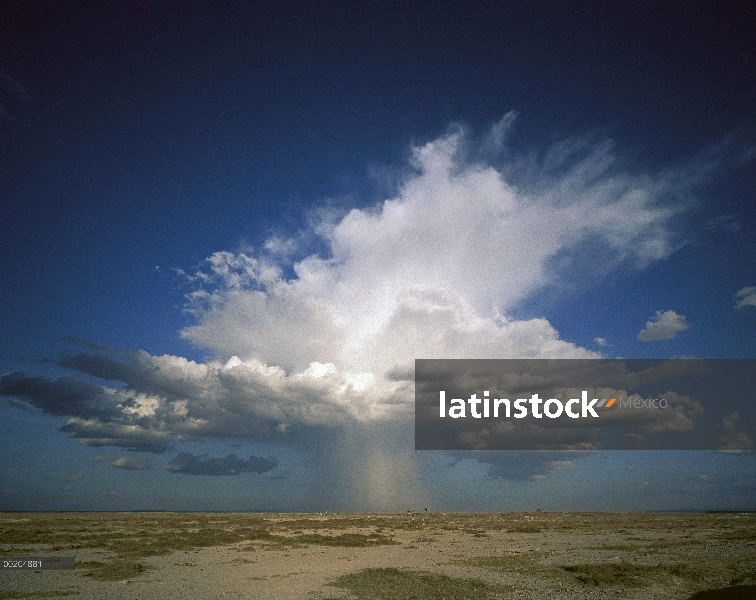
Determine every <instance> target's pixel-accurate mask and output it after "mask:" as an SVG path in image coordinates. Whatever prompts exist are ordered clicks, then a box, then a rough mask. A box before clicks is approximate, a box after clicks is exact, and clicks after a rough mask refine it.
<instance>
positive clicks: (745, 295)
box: [735, 287, 756, 308]
mask: <svg viewBox="0 0 756 600" xmlns="http://www.w3.org/2000/svg"><path fill="white" fill-rule="evenodd" d="M735 297H736V298H740V300H738V303H737V304H736V305H735V308H743V307H744V306H756V287H744V288H743V289H742V290H739V291H738V292H737V293H736V294H735Z"/></svg>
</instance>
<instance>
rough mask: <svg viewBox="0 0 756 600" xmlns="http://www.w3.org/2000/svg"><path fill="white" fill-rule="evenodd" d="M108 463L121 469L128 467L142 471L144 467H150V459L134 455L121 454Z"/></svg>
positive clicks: (128, 468)
mask: <svg viewBox="0 0 756 600" xmlns="http://www.w3.org/2000/svg"><path fill="white" fill-rule="evenodd" d="M108 464H109V465H110V466H112V467H118V468H119V469H126V470H128V471H141V470H142V469H149V468H150V463H149V461H146V460H144V459H142V458H134V457H133V456H121V457H120V458H117V459H116V460H114V461H113V462H112V463H108Z"/></svg>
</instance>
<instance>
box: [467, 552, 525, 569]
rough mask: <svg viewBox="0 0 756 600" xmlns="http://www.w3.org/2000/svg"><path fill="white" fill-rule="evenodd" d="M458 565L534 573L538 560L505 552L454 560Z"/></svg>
mask: <svg viewBox="0 0 756 600" xmlns="http://www.w3.org/2000/svg"><path fill="white" fill-rule="evenodd" d="M454 563H455V564H458V565H466V566H469V567H478V568H481V569H489V570H491V571H497V572H500V573H517V572H522V571H527V572H529V573H533V572H534V571H535V570H536V569H537V568H538V566H539V565H538V562H537V561H535V560H534V559H533V558H532V556H531V555H525V554H504V555H501V556H499V555H496V556H475V557H473V558H466V559H463V560H457V561H454Z"/></svg>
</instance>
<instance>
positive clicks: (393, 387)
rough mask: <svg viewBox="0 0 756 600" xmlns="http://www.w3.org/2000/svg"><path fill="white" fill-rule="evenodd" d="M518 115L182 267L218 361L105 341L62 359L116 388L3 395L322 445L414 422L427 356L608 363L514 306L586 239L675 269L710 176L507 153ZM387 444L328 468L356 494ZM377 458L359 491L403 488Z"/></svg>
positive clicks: (607, 252)
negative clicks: (294, 224) (292, 226)
mask: <svg viewBox="0 0 756 600" xmlns="http://www.w3.org/2000/svg"><path fill="white" fill-rule="evenodd" d="M513 121H514V115H513V114H509V115H506V116H505V117H504V118H503V119H502V120H501V121H500V122H499V123H497V124H496V125H495V126H494V127H493V128H492V129H491V131H490V132H489V134H488V135H486V136H484V138H483V141H482V143H481V144H479V145H478V146H479V147H477V148H475V147H474V146H475V144H474V142H473V141H472V140H471V138H470V135H469V134H468V133H467V132H465V131H464V130H463V129H462V128H456V129H453V130H452V131H451V132H450V133H448V134H447V135H444V136H442V137H440V138H438V139H436V140H433V141H431V142H429V143H427V144H424V145H420V146H417V147H415V148H413V149H412V154H411V164H410V167H411V170H410V171H408V172H409V173H410V174H409V175H406V176H405V177H404V178H403V180H402V183H401V185H399V186H398V191H397V193H396V194H395V196H394V197H392V198H389V199H386V200H385V201H383V202H380V203H378V204H376V205H375V206H372V207H369V208H362V209H358V208H355V209H353V210H351V211H348V212H339V211H335V210H333V209H330V208H328V207H326V208H323V209H319V210H314V211H313V213H312V218H311V219H310V220H309V221H308V222H307V223H306V224H305V225H304V226H303V229H304V231H299V232H296V233H295V234H292V235H291V236H289V237H287V236H286V235H284V234H282V233H281V232H277V233H276V235H275V236H274V237H271V238H270V239H269V240H268V241H267V242H265V243H263V244H261V245H260V247H259V248H258V249H257V250H255V249H252V250H247V251H245V252H244V253H231V252H225V251H224V252H217V253H215V254H213V255H212V256H210V257H209V258H208V259H207V262H206V267H205V268H204V269H203V270H200V271H199V272H196V273H192V274H186V273H184V275H186V276H187V277H188V279H189V280H190V281H193V282H194V283H195V284H196V285H197V289H196V290H195V291H194V292H193V293H191V294H190V295H189V296H188V304H187V309H188V310H189V312H190V313H191V314H192V315H193V316H194V318H195V320H196V322H195V324H194V325H193V326H190V327H188V328H186V329H185V330H184V331H183V332H182V335H183V337H185V338H186V339H188V340H190V341H191V342H192V343H194V344H195V345H196V346H198V347H200V348H204V349H208V350H209V351H210V352H211V356H212V358H211V359H210V360H208V361H207V362H206V363H204V364H201V363H195V362H192V361H188V360H186V359H184V358H181V357H177V356H151V355H149V354H147V353H146V352H137V353H122V354H121V359H120V360H114V359H112V358H110V357H108V356H107V351H106V350H103V349H97V348H95V349H93V351H95V352H98V354H95V355H83V356H82V355H79V356H76V357H65V358H64V359H63V360H61V361H60V365H61V366H63V367H66V368H72V369H75V370H78V371H79V372H81V373H85V374H89V375H92V376H94V377H99V378H103V379H106V380H110V381H117V382H121V384H122V387H118V388H110V387H104V386H100V385H96V384H89V383H85V382H84V381H80V380H78V379H77V380H74V379H71V378H69V380H64V378H61V379H60V380H56V381H49V380H44V381H39V380H38V379H40V378H32V377H25V376H23V374H21V375H18V376H15V375H14V376H13V377H10V376H6V377H4V378H0V393H2V394H3V395H6V396H14V397H21V398H24V399H25V400H27V401H29V402H30V403H31V404H34V405H35V406H39V407H40V408H42V409H43V410H47V411H49V412H52V413H53V414H58V415H65V416H68V417H69V419H68V421H67V423H66V425H64V427H63V431H67V432H69V433H70V434H71V435H72V436H73V437H75V438H77V439H80V440H81V441H82V442H83V443H85V444H87V445H90V446H108V445H110V446H117V447H123V448H130V449H133V450H140V451H152V452H165V451H166V449H167V448H169V447H170V445H171V444H174V443H176V442H180V441H182V440H199V439H202V438H203V437H204V436H222V437H237V438H248V439H256V440H274V441H276V440H279V441H284V440H287V439H289V440H297V439H298V438H301V436H302V435H307V434H308V432H315V435H319V436H320V437H319V443H321V444H322V443H324V442H322V440H323V439H324V438H327V439H329V440H330V439H338V440H341V439H343V438H345V437H349V436H348V434H351V433H352V432H354V431H361V432H362V431H368V430H369V427H368V426H369V425H372V424H375V423H384V424H386V427H398V426H397V423H398V424H400V425H402V426H406V424H407V423H411V422H412V410H411V409H412V401H413V389H412V380H411V379H407V378H406V377H405V376H404V375H402V376H399V375H398V374H407V373H411V370H412V366H413V364H414V363H413V361H414V359H415V358H588V357H596V356H599V355H598V354H596V353H594V352H592V351H590V350H588V349H585V348H581V347H578V346H576V345H575V344H572V343H570V342H567V341H564V340H562V339H560V336H559V332H558V331H556V329H555V328H554V327H553V326H552V325H551V324H550V323H549V321H548V320H547V319H545V318H533V319H529V320H515V319H513V318H512V317H511V315H512V314H513V312H514V309H515V308H516V307H518V306H519V305H520V304H522V303H523V302H524V301H526V300H527V299H528V298H529V297H530V296H531V295H532V294H534V293H535V292H538V291H541V290H543V289H544V288H547V287H548V286H550V285H552V284H554V283H556V282H557V281H558V279H559V278H565V277H570V276H571V275H573V274H572V273H569V272H565V271H564V269H563V268H562V270H557V267H558V265H563V266H564V265H569V264H570V262H569V261H564V260H561V259H562V258H564V257H565V256H566V257H569V256H571V255H575V254H577V253H579V252H580V251H582V250H584V249H585V247H587V246H590V247H591V248H600V249H601V250H602V252H601V256H602V257H603V258H602V261H603V262H602V263H601V264H598V263H597V262H595V261H594V263H593V264H591V269H596V268H600V269H608V268H613V267H617V266H619V265H625V266H632V267H638V268H640V267H643V266H645V265H647V264H649V263H650V262H653V261H656V260H660V259H663V258H665V257H667V256H668V255H669V254H670V253H672V252H673V251H674V250H675V249H676V248H677V247H678V246H679V240H678V239H677V236H676V234H675V231H674V225H673V219H674V218H675V216H676V215H678V214H680V213H681V212H683V210H684V209H685V207H686V205H687V204H686V203H687V202H688V200H687V198H688V197H689V196H690V191H691V188H692V186H693V185H694V184H695V183H697V181H699V180H700V179H701V178H702V177H703V176H704V175H702V174H705V173H707V172H710V170H711V168H710V167H711V165H702V163H701V161H694V162H695V164H693V162H692V163H691V164H689V165H687V166H684V167H682V168H672V169H667V170H663V171H660V172H659V173H653V174H648V173H646V174H644V173H641V174H637V173H633V172H631V171H630V170H629V169H624V168H623V165H622V163H621V161H620V160H619V159H618V158H617V156H616V155H615V152H614V149H613V147H612V144H611V143H610V142H608V141H598V142H597V141H595V140H590V139H579V140H568V141H565V142H561V143H559V144H557V145H555V146H554V148H552V149H551V150H549V151H548V152H547V153H546V154H545V155H544V156H543V157H534V155H533V154H526V155H525V158H512V157H513V156H519V155H514V154H512V153H510V152H508V151H507V149H506V148H505V147H504V144H505V143H506V140H507V133H508V130H509V128H510V127H511V126H512V123H513ZM469 157H478V158H475V159H474V160H470V159H469ZM502 157H505V158H502ZM240 218H243V215H240ZM308 247H309V248H313V247H317V248H318V252H315V251H312V252H310V254H309V255H307V250H306V249H307V248H308ZM665 314H673V315H674V313H665ZM678 330H679V329H678ZM598 339H600V338H597V340H598ZM657 339H661V338H657ZM602 341H603V340H602ZM597 343H599V344H601V342H599V341H597ZM43 392H44V393H43ZM50 398H60V399H62V400H63V401H62V402H61V401H56V402H52V401H51V400H50ZM56 411H57V412H56ZM392 423H393V424H392ZM348 429H349V432H347V430H348ZM336 430H338V431H336ZM397 430H398V429H397ZM402 431H404V430H402ZM322 434H325V435H322ZM396 435H399V434H396ZM363 437H364V436H363ZM379 437H380V436H379ZM392 439H393V438H392ZM355 443H357V442H355ZM334 444H335V442H334ZM375 447H376V445H375V444H371V445H370V448H369V449H367V447H364V448H363V447H362V446H360V448H363V449H362V450H360V451H359V452H358V451H355V452H353V453H351V454H350V455H349V456H346V457H345V456H344V444H341V445H339V447H338V448H337V449H334V450H333V451H332V455H333V457H341V460H343V461H345V463H346V462H349V463H350V465H351V467H350V468H351V469H352V470H353V472H354V474H355V475H354V477H355V481H357V480H358V479H360V477H363V475H364V471H365V469H364V464H367V463H366V456H365V454H366V453H368V452H370V453H373V454H374V453H375V452H376V450H375ZM381 452H382V454H381V455H380V456H379V457H378V458H379V459H380V460H378V459H376V461H374V463H375V464H376V465H377V466H376V467H375V469H374V470H373V471H371V475H370V476H371V477H372V476H373V473H379V472H380V473H387V474H386V475H385V476H382V477H383V479H381V480H380V481H379V480H378V476H377V475H375V477H376V480H375V482H374V485H372V484H371V485H372V487H371V486H368V487H367V488H365V489H368V488H369V489H371V490H372V489H375V490H382V489H388V488H389V487H390V486H389V485H388V483H387V481H386V479H387V478H390V477H394V478H396V477H399V474H398V473H397V472H396V471H397V469H396V468H394V466H395V465H397V464H399V462H401V461H398V460H397V457H398V455H397V452H399V451H398V450H397V446H396V444H388V443H387V446H386V448H385V449H384V450H382V451H381ZM401 458H406V457H401ZM118 460H121V459H118ZM334 460H335V459H334ZM116 462H117V461H116ZM368 462H369V461H368ZM409 462H412V461H409ZM112 464H115V463H112ZM561 466H562V467H564V466H566V464H565V465H561ZM344 468H345V469H346V468H347V466H346V465H345V466H344ZM552 468H556V467H554V466H552ZM412 469H413V467H412V465H411V464H408V466H407V468H406V469H404V472H406V473H407V474H411V472H412ZM328 471H329V472H330V471H332V469H331V465H330V464H329V465H328ZM326 480H327V485H326V484H324V487H334V489H335V488H336V487H338V486H335V485H332V481H331V480H329V479H327V477H326V476H324V481H326ZM397 481H398V480H397ZM408 481H412V477H411V476H410V475H408V476H407V479H406V481H405V482H404V483H406V482H408ZM394 483H396V481H395V482H394ZM402 485H404V484H402ZM402 485H399V484H396V485H395V486H394V488H395V489H397V490H401V489H403V488H402ZM392 489H393V488H392ZM334 493H336V492H334ZM397 493H398V492H397ZM339 494H340V492H339ZM340 495H343V494H340ZM386 502H387V504H386V505H385V506H390V503H389V501H388V500H386Z"/></svg>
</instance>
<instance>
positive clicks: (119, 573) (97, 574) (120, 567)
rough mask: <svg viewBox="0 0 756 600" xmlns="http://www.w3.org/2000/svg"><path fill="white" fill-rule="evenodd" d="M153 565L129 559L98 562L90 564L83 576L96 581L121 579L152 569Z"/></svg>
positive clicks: (130, 577) (136, 575)
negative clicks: (94, 564) (93, 564)
mask: <svg viewBox="0 0 756 600" xmlns="http://www.w3.org/2000/svg"><path fill="white" fill-rule="evenodd" d="M153 568H154V567H151V566H149V565H145V564H142V563H137V562H132V561H129V560H114V561H113V562H109V563H99V564H98V565H97V566H91V567H90V568H89V570H87V572H86V573H84V577H91V578H92V579H96V580H97V581H121V580H123V579H133V578H134V577H138V576H139V575H142V574H144V573H146V572H147V571H150V570H152V569H153Z"/></svg>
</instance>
